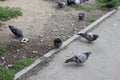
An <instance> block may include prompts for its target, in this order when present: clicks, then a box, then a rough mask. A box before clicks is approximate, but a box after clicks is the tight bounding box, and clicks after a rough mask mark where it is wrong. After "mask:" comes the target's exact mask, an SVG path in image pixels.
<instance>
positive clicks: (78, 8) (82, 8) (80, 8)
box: [75, 5, 93, 12]
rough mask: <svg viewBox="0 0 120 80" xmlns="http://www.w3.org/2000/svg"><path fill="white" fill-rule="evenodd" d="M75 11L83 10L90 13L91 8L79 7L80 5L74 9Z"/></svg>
mask: <svg viewBox="0 0 120 80" xmlns="http://www.w3.org/2000/svg"><path fill="white" fill-rule="evenodd" d="M75 10H84V11H87V12H90V11H92V10H93V8H92V7H89V6H81V5H80V6H77V7H75Z"/></svg>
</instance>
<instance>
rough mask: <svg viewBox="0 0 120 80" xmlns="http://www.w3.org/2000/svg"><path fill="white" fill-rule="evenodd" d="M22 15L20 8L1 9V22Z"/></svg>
mask: <svg viewBox="0 0 120 80" xmlns="http://www.w3.org/2000/svg"><path fill="white" fill-rule="evenodd" d="M21 15H22V12H21V10H20V8H14V7H13V8H9V7H0V20H3V21H6V20H10V19H12V18H17V17H18V16H21Z"/></svg>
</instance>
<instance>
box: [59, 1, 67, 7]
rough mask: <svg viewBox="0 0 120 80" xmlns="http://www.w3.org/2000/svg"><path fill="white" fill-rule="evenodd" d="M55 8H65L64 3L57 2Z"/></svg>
mask: <svg viewBox="0 0 120 80" xmlns="http://www.w3.org/2000/svg"><path fill="white" fill-rule="evenodd" d="M57 6H58V8H63V7H65V6H66V3H65V2H63V1H62V2H58V3H57Z"/></svg>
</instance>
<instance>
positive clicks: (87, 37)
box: [86, 33, 93, 41]
mask: <svg viewBox="0 0 120 80" xmlns="http://www.w3.org/2000/svg"><path fill="white" fill-rule="evenodd" d="M86 39H87V40H89V41H92V40H93V34H92V33H88V34H87V35H86Z"/></svg>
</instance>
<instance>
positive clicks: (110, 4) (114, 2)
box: [103, 0, 118, 9]
mask: <svg viewBox="0 0 120 80" xmlns="http://www.w3.org/2000/svg"><path fill="white" fill-rule="evenodd" d="M117 3H118V0H115V1H113V2H111V3H109V4H106V5H105V6H103V7H105V8H108V9H111V8H114V7H115V6H116V5H117Z"/></svg>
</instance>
